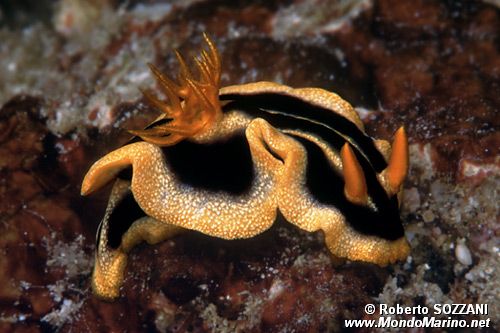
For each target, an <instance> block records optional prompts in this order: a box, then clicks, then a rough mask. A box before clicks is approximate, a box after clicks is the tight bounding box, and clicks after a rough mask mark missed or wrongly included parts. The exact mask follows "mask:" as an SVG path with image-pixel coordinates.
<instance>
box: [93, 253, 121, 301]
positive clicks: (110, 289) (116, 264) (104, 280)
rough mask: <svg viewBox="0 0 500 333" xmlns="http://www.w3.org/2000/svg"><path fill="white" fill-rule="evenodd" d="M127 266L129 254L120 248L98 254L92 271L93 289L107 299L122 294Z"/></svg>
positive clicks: (112, 298)
mask: <svg viewBox="0 0 500 333" xmlns="http://www.w3.org/2000/svg"><path fill="white" fill-rule="evenodd" d="M125 266H127V255H126V254H125V253H124V252H122V251H119V250H116V251H109V252H106V254H105V255H103V254H102V253H101V255H100V256H99V257H97V256H96V260H95V265H94V271H93V273H92V290H93V291H94V294H95V295H97V296H98V297H100V298H102V299H105V300H110V301H111V300H114V299H115V298H117V297H118V296H119V295H120V286H121V285H122V283H123V273H124V271H125Z"/></svg>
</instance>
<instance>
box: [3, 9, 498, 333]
mask: <svg viewBox="0 0 500 333" xmlns="http://www.w3.org/2000/svg"><path fill="white" fill-rule="evenodd" d="M26 3H28V4H29V1H27V2H23V5H18V6H16V5H15V4H14V2H12V1H7V2H5V4H4V5H1V6H0V25H2V26H3V27H4V29H3V30H1V31H0V38H1V40H2V41H3V42H2V45H0V76H1V77H2V80H0V81H1V82H0V272H1V273H0V332H56V331H57V332H124V331H129V332H140V331H144V332H155V331H158V332H186V331H190V332H210V331H213V332H234V331H240V332H293V331H295V332H334V331H339V330H341V329H342V327H343V325H344V322H343V319H374V318H375V319H376V318H378V315H377V314H375V315H374V316H373V317H369V316H368V315H366V314H364V311H363V309H364V306H365V304H368V303H380V302H381V303H388V304H401V305H403V304H404V305H408V306H410V305H426V306H432V304H434V303H445V302H454V303H473V304H476V303H487V304H489V306H490V314H489V315H488V316H483V317H480V318H483V319H487V318H490V319H491V325H490V327H491V328H490V329H483V331H485V332H487V331H493V330H494V327H495V325H498V320H499V319H500V318H499V317H498V313H500V302H499V299H498V290H500V286H499V281H500V274H499V270H500V262H499V257H498V232H499V231H498V230H499V229H498V225H499V224H498V217H499V212H498V202H499V200H500V198H499V195H498V188H499V186H498V185H499V183H500V171H499V170H500V161H499V159H500V158H499V156H500V154H499V153H500V151H499V149H500V131H499V127H500V123H499V122H500V117H499V116H498V115H499V110H500V97H499V96H500V94H499V93H500V55H499V43H500V29H499V27H500V10H499V9H498V8H496V7H494V6H493V5H488V4H486V3H483V2H467V1H423V0H422V1H420V0H416V1H404V2H403V1H388V0H380V1H375V2H374V3H371V2H370V1H351V2H350V3H349V5H345V4H344V5H339V4H337V5H334V4H330V3H328V2H322V1H315V0H313V1H311V2H310V3H311V6H308V2H307V1H258V2H248V1H236V2H231V1H185V2H181V1H173V2H169V3H162V2H161V1H145V2H143V1H131V2H128V4H121V3H119V2H113V1H107V2H102V3H101V2H97V1H94V2H86V1H65V0H63V1H60V2H59V3H58V4H57V6H55V7H51V6H50V5H49V4H47V3H46V1H44V2H39V4H38V6H40V4H46V5H47V6H48V7H47V8H50V9H46V10H44V11H34V10H28V9H27V8H26V6H25V4H26ZM311 8H312V9H311ZM37 13H38V14H37ZM37 15H39V16H37ZM2 17H8V19H6V20H4V21H1V19H2ZM21 28H22V29H21ZM204 31H205V32H208V33H209V34H210V35H211V36H212V38H213V39H214V40H215V41H216V43H217V46H218V48H219V50H220V52H221V54H222V58H223V76H222V81H223V84H224V85H226V84H235V83H244V82H251V81H258V80H271V81H278V82H281V83H285V84H288V85H291V86H317V87H322V88H325V89H329V90H332V91H335V92H337V93H339V94H340V95H341V96H343V97H344V98H345V99H347V100H348V101H350V102H351V103H352V104H353V105H354V106H356V107H359V111H360V113H361V115H362V116H363V119H364V121H365V123H366V127H367V130H368V132H369V133H370V134H372V135H373V136H374V137H380V138H386V139H389V138H390V136H391V135H392V133H393V132H394V130H395V129H396V128H397V127H399V126H400V125H401V124H404V125H405V126H406V128H407V130H408V133H409V136H410V141H411V143H412V145H411V147H410V150H411V158H412V166H411V170H410V175H409V177H408V181H407V183H406V184H405V189H406V192H405V197H404V203H403V205H404V206H403V210H402V214H403V218H404V223H405V226H406V230H407V236H408V238H409V240H410V243H411V245H412V254H411V258H410V259H409V260H408V261H407V262H406V263H404V264H403V263H402V264H398V265H394V266H391V267H387V268H380V267H377V266H373V265H368V264H362V263H347V264H343V265H338V264H337V263H335V262H334V261H333V259H332V258H330V256H329V254H328V251H327V250H326V248H325V247H324V245H323V240H322V238H323V235H322V234H321V233H316V234H308V233H305V232H302V231H299V230H297V229H296V228H294V227H292V226H290V225H288V224H287V223H286V222H285V221H278V223H277V224H276V225H275V226H274V227H273V228H272V229H271V230H269V231H267V232H265V233H264V234H262V235H260V236H258V237H256V238H254V239H250V240H245V241H231V242H230V241H221V240H218V239H213V238H210V237H206V236H204V235H200V234H197V233H194V232H187V233H185V234H182V235H179V236H177V237H175V238H173V239H172V240H169V241H166V242H163V243H161V244H159V245H157V246H147V245H140V246H138V247H137V248H135V249H134V250H133V251H132V253H131V257H130V261H129V266H128V268H127V274H126V280H125V283H124V286H123V288H122V291H121V295H122V296H121V297H120V298H119V299H118V300H117V301H116V302H113V303H107V302H103V301H101V300H99V299H97V298H95V297H94V296H93V295H92V293H91V291H90V281H89V279H90V272H91V268H92V264H93V251H94V234H95V231H96V229H97V225H98V223H99V220H100V218H101V216H102V212H103V209H104V206H105V203H106V199H107V194H108V193H107V191H106V190H104V191H101V192H100V193H98V194H96V195H93V196H91V197H89V198H82V197H80V195H79V186H80V182H81V179H82V177H83V175H84V173H85V171H86V170H87V168H88V167H89V166H90V164H91V163H92V162H94V161H95V160H96V159H97V158H98V157H100V156H101V155H102V154H104V153H105V152H107V151H109V150H111V149H114V148H115V147H117V146H119V145H121V144H122V143H124V142H125V140H126V139H127V137H128V135H127V134H126V132H124V131H121V130H120V129H119V128H120V127H122V128H138V127H141V126H142V125H144V124H146V123H147V121H148V119H151V118H152V117H155V112H154V111H153V110H150V109H148V108H146V107H145V106H144V105H143V104H142V103H141V97H140V93H139V90H138V88H140V87H142V88H144V87H147V86H152V85H153V84H152V79H151V75H150V74H149V73H148V70H147V66H146V63H147V62H154V63H155V64H158V66H159V67H160V68H162V69H163V70H165V71H166V72H169V73H175V71H176V66H177V65H176V62H175V61H174V57H173V52H172V50H173V49H174V48H178V49H179V50H180V51H181V52H183V53H184V54H186V55H194V54H196V52H197V50H198V49H199V47H200V45H201V41H202V39H201V35H202V32H204ZM137 110H140V112H137ZM459 318H460V319H461V318H466V319H467V320H468V319H471V318H472V317H470V316H469V317H457V318H456V319H459ZM474 318H479V316H476V317H474ZM363 331H368V330H363Z"/></svg>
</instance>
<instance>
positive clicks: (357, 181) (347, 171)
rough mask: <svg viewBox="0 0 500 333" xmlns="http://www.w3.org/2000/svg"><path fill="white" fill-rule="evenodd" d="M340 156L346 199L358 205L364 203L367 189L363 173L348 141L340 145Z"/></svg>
mask: <svg viewBox="0 0 500 333" xmlns="http://www.w3.org/2000/svg"><path fill="white" fill-rule="evenodd" d="M340 157H341V159H342V167H343V172H344V182H345V185H344V194H345V196H346V198H347V200H349V201H351V202H352V203H355V204H358V205H366V203H367V202H368V190H367V187H366V180H365V174H364V173H363V169H362V168H361V165H359V162H358V159H357V158H356V155H354V152H353V151H352V149H351V147H350V146H349V144H348V143H346V144H345V145H344V146H343V147H342V149H341V151H340Z"/></svg>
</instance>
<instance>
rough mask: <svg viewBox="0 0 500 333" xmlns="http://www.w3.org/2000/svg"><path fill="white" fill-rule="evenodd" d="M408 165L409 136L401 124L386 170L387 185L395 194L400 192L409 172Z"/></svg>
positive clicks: (395, 136) (395, 135)
mask: <svg viewBox="0 0 500 333" xmlns="http://www.w3.org/2000/svg"><path fill="white" fill-rule="evenodd" d="M408 166H409V153H408V138H407V136H406V131H405V129H404V127H403V126H401V127H400V128H399V129H398V130H397V131H396V133H395V134H394V141H393V144H392V152H391V157H390V158H389V165H388V166H387V168H386V169H385V170H384V171H385V178H386V180H387V185H388V187H389V191H390V192H391V193H393V194H394V193H397V192H399V188H400V187H401V184H402V183H403V181H404V179H405V177H406V174H407V173H408Z"/></svg>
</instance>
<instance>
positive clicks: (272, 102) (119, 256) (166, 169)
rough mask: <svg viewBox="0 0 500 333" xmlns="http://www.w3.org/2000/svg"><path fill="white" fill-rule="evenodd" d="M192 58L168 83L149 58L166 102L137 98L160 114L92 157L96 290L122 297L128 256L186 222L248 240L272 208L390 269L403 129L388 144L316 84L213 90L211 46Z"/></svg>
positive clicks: (404, 150) (400, 246) (148, 95)
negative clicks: (101, 209)
mask: <svg viewBox="0 0 500 333" xmlns="http://www.w3.org/2000/svg"><path fill="white" fill-rule="evenodd" d="M204 37H205V41H206V43H207V45H208V50H203V51H202V52H201V55H200V56H198V57H195V58H194V62H195V64H196V67H197V72H198V75H194V74H193V72H192V71H190V69H189V68H188V66H187V65H186V62H185V60H184V59H183V58H182V56H181V55H180V54H179V53H177V58H178V60H179V63H180V71H179V74H178V76H177V80H175V81H174V80H172V79H171V78H169V77H168V76H166V75H165V74H163V73H162V72H161V71H160V70H159V69H158V68H157V67H155V66H153V65H150V68H151V71H152V73H153V75H154V77H155V79H156V81H157V84H158V87H159V88H160V90H161V92H162V93H163V94H164V95H165V97H166V98H167V99H168V101H165V100H164V99H162V98H159V97H158V96H157V95H156V94H155V93H154V92H152V91H150V90H145V91H143V94H144V98H145V101H146V102H147V103H148V104H150V105H151V106H152V107H154V108H156V109H158V110H160V111H161V112H162V115H161V116H160V117H159V118H157V119H156V120H155V121H154V122H153V123H152V124H150V125H149V126H147V127H146V128H145V129H144V130H135V131H131V132H132V134H134V138H133V139H131V141H130V143H128V144H127V145H125V146H123V147H121V148H119V149H117V150H114V151H112V152H110V153H109V154H107V155H105V156H104V157H102V158H101V159H100V160H98V161H97V162H96V163H95V164H94V165H92V167H91V168H90V170H89V171H88V173H87V174H86V176H85V178H84V180H83V184H82V189H81V192H82V195H87V194H89V193H91V192H93V191H95V190H97V189H99V188H101V187H102V186H104V185H105V184H107V183H108V182H110V181H112V180H114V185H113V188H112V191H111V195H110V198H109V202H108V206H107V208H106V211H105V214H104V217H103V219H102V221H101V224H100V226H99V230H98V233H97V249H96V255H95V266H94V271H93V275H92V286H93V290H94V292H95V294H97V295H98V296H100V297H102V298H105V299H114V298H116V297H117V296H119V288H120V286H121V284H122V281H123V278H124V270H125V266H126V262H127V253H128V252H129V251H130V250H131V249H132V248H133V247H134V246H135V245H136V244H138V243H140V242H142V241H146V242H148V243H150V244H155V243H158V242H160V241H163V240H165V239H167V238H169V237H172V236H173V235H175V234H177V233H179V232H180V231H182V230H186V229H191V230H196V231H199V232H202V233H204V234H207V235H210V236H214V237H220V238H224V239H238V238H249V237H253V236H255V235H257V234H260V233H262V232H263V231H265V230H266V229H268V228H269V227H270V226H271V225H272V224H273V223H274V221H275V219H276V216H277V213H278V210H279V212H280V213H281V214H282V215H283V217H284V218H285V219H286V220H287V221H288V222H290V223H292V224H294V225H296V226H297V227H299V228H301V229H304V230H307V231H310V232H313V231H318V230H322V231H323V232H324V234H325V243H326V246H327V247H328V249H329V250H330V252H331V253H332V254H333V255H334V256H335V257H339V258H347V259H350V260H359V261H365V262H371V263H375V264H378V265H381V266H383V265H387V264H390V263H394V262H395V261H397V260H403V259H405V258H406V257H407V255H408V253H409V250H410V249H409V245H408V242H407V240H406V238H405V235H404V229H403V226H402V223H401V220H400V216H399V201H398V197H399V195H400V193H401V189H402V183H403V181H404V178H405V176H406V173H407V170H408V163H409V162H408V141H407V137H406V134H405V130H404V129H403V128H402V127H401V128H400V129H399V130H398V131H397V132H396V133H395V135H394V141H393V144H392V147H391V145H390V144H389V142H387V141H384V140H374V139H372V138H371V137H369V136H368V135H367V134H366V133H365V132H364V128H363V123H362V122H361V120H360V118H359V117H358V115H357V113H356V112H355V110H354V109H353V107H352V106H351V105H350V104H349V103H347V102H346V101H344V100H343V99H342V98H340V97H339V96H338V95H336V94H334V93H332V92H329V91H326V90H323V89H318V88H300V89H295V88H290V87H288V86H284V85H281V84H277V83H272V82H257V83H249V84H242V85H234V86H228V87H224V88H220V76H221V61H220V57H219V54H218V52H217V50H216V48H215V46H214V44H213V42H212V41H211V40H210V39H209V38H208V37H207V36H204Z"/></svg>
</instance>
